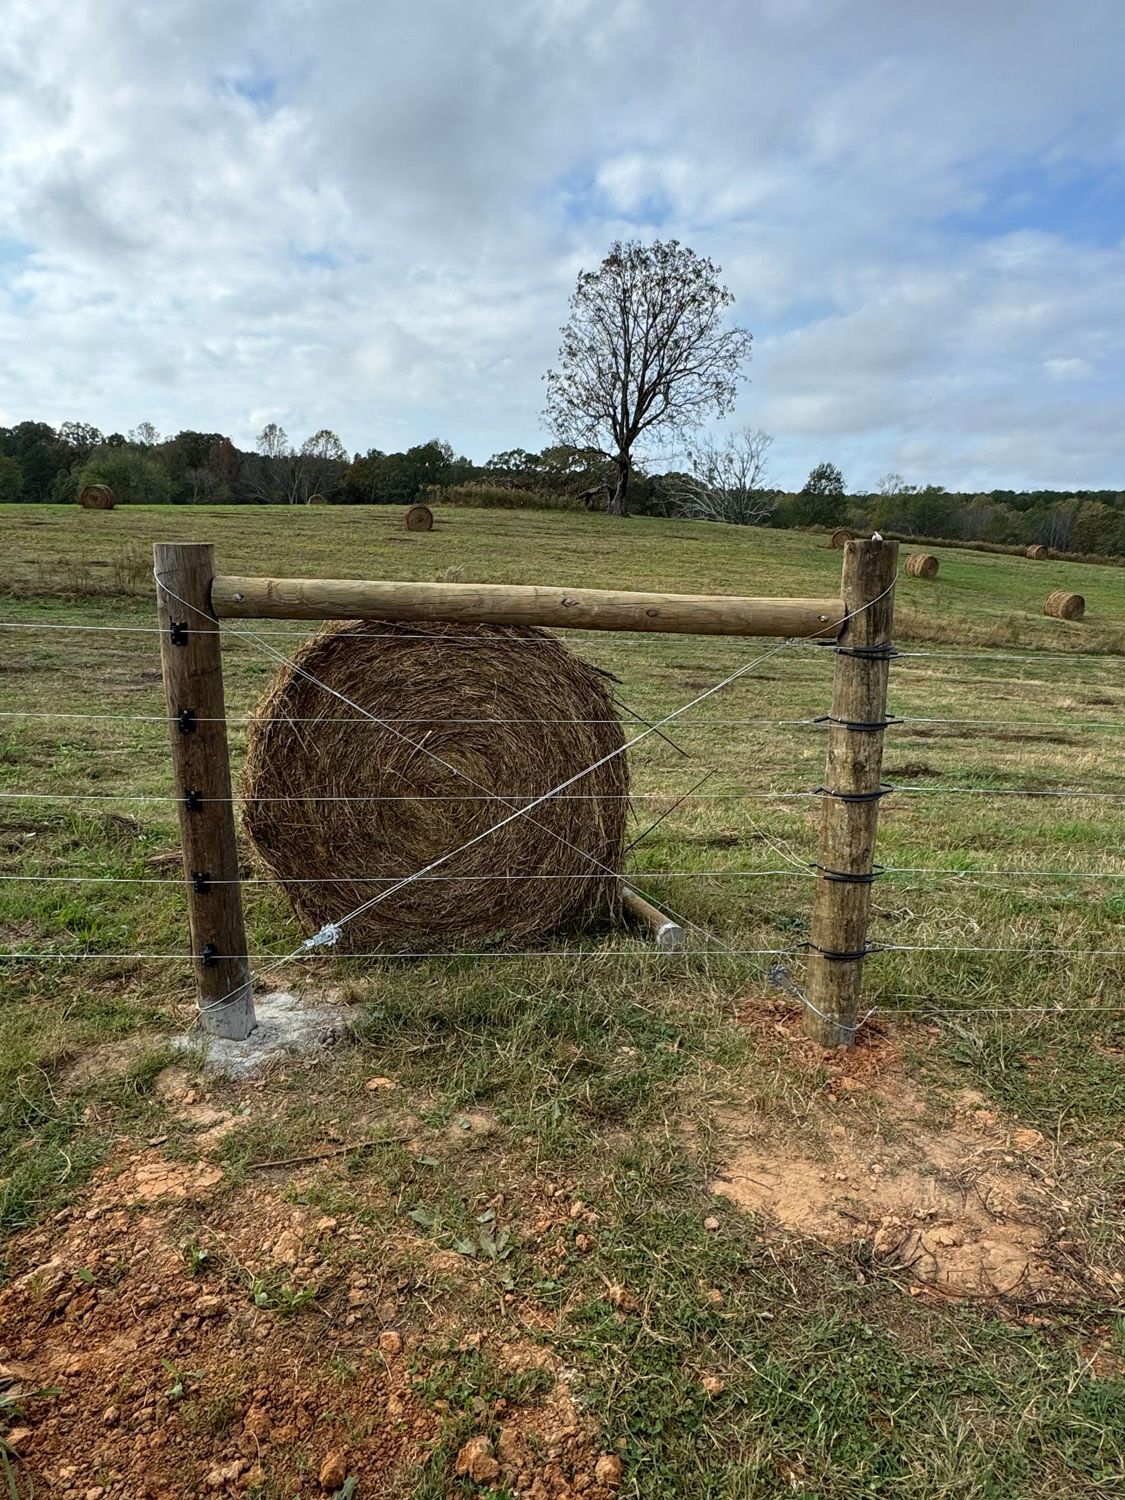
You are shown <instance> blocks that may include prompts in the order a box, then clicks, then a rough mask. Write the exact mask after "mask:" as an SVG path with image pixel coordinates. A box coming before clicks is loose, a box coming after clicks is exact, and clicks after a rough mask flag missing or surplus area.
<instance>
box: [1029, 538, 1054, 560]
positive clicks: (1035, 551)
mask: <svg viewBox="0 0 1125 1500" xmlns="http://www.w3.org/2000/svg"><path fill="white" fill-rule="evenodd" d="M1024 556H1025V557H1030V558H1031V560H1032V562H1046V561H1047V558H1048V557H1049V556H1050V553H1049V552H1048V550H1047V548H1046V547H1044V545H1043V543H1042V542H1035V543H1034V544H1033V545H1032V546H1030V547H1029V548H1028V549H1027V551H1026V552H1025V553H1024Z"/></svg>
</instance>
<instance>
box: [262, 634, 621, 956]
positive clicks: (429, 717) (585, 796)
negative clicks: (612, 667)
mask: <svg viewBox="0 0 1125 1500" xmlns="http://www.w3.org/2000/svg"><path fill="white" fill-rule="evenodd" d="M529 641H530V642H533V643H534V644H532V645H529V644H528V642H529ZM304 673H307V674H309V676H304V675H302V674H304ZM309 677H312V678H316V679H318V680H319V681H321V682H324V683H326V684H328V685H329V686H330V687H331V688H332V689H334V690H335V691H336V692H337V693H342V694H343V695H344V696H345V697H347V698H349V699H350V700H351V701H352V702H354V703H356V704H359V705H360V706H361V707H362V708H363V709H364V710H365V711H366V712H368V713H370V714H373V715H375V716H376V718H378V719H380V720H382V721H383V722H382V723H378V724H377V723H368V722H362V721H361V722H359V723H356V722H340V721H341V720H342V719H348V718H351V717H354V715H353V710H351V709H349V708H348V707H347V706H346V705H344V704H342V703H341V702H340V700H339V698H335V697H333V696H332V695H331V693H328V692H325V691H324V689H323V688H321V687H319V686H317V684H316V683H315V682H313V681H310V680H309ZM404 719H409V720H422V721H425V722H415V723H402V722H401V721H402V720H404ZM466 720H472V721H477V722H464V721H466ZM511 720H521V721H528V720H530V721H532V722H520V723H513V722H497V721H511ZM547 720H551V721H558V720H565V721H577V722H564V723H559V722H545V721H547ZM387 721H397V722H393V723H388V722H387ZM456 721H460V722H456ZM623 743H624V740H623V736H622V730H621V724H620V722H619V720H618V717H617V714H616V712H615V710H614V705H613V701H612V698H611V696H610V692H609V689H608V686H607V683H606V680H605V678H604V676H602V674H601V673H599V672H598V671H597V670H596V669H595V668H593V667H592V666H589V665H588V664H587V663H586V662H584V661H582V660H580V659H579V658H578V657H576V656H575V655H573V654H572V653H571V652H570V651H569V650H568V649H567V647H566V646H565V645H564V644H563V643H562V642H561V641H559V640H557V639H556V638H555V637H554V636H552V635H550V634H548V633H547V632H545V631H542V630H538V629H535V628H533V627H530V626H515V625H476V626H454V625H450V624H430V623H426V624H415V623H411V624H409V625H406V624H384V623H380V626H379V631H378V634H373V633H372V631H371V626H370V623H369V622H368V621H358V622H355V623H350V624H348V625H345V626H338V625H337V626H329V627H326V628H325V629H324V630H322V631H321V632H320V633H319V634H318V635H316V636H314V637H313V638H312V640H310V641H309V642H307V643H306V644H305V645H304V646H303V647H302V648H301V650H300V651H298V652H297V653H296V654H295V656H294V657H293V667H292V668H291V667H289V666H286V667H284V668H283V669H282V670H281V671H280V672H279V673H278V675H277V676H276V677H275V679H274V680H273V682H272V683H271V685H270V686H269V688H268V689H267V690H266V693H265V696H264V697H263V699H262V702H261V703H260V704H259V706H258V709H257V713H256V716H255V719H254V721H253V722H252V724H251V726H250V731H249V736H248V744H247V757H246V770H245V773H244V778H243V791H244V793H245V795H246V797H248V798H252V799H264V798H281V799H284V800H281V801H265V800H256V801H249V802H247V803H246V805H245V811H244V821H245V826H246V830H247V832H248V833H249V835H250V838H251V839H252V840H253V843H254V845H255V847H256V849H257V851H258V853H259V855H260V856H261V858H262V860H263V861H264V863H265V865H266V868H267V869H268V870H269V871H270V873H271V874H273V875H274V876H275V877H276V878H277V879H279V880H293V879H298V880H300V881H301V882H303V883H301V884H291V885H286V886H284V887H283V889H284V892H285V894H286V896H287V897H288V899H289V901H290V903H291V904H292V906H293V909H294V911H295V912H296V914H297V916H298V918H299V919H300V921H301V923H302V925H303V926H304V927H305V928H306V930H308V931H314V930H318V929H319V928H320V927H322V926H323V925H324V924H325V923H326V922H330V921H335V920H338V919H339V918H340V917H341V915H343V914H346V913H348V912H351V911H353V910H354V909H355V908H356V907H358V906H360V905H362V903H364V902H365V901H369V900H370V899H371V898H372V897H373V896H376V895H378V894H379V893H380V891H382V890H387V889H389V887H390V885H391V884H392V883H393V881H394V880H396V879H398V878H400V877H402V876H408V875H414V874H416V873H417V872H418V871H419V870H422V869H423V868H424V867H425V866H427V865H429V864H431V863H432V862H433V861H434V860H437V859H440V858H441V857H442V856H443V855H446V854H450V853H452V852H453V851H454V850H461V852H460V853H457V854H456V855H455V856H454V858H452V859H450V860H448V861H447V862H446V863H445V864H443V865H442V866H441V867H440V868H439V869H437V870H435V871H434V872H433V878H423V879H419V880H415V881H413V882H411V883H410V884H409V885H406V886H404V887H402V889H400V890H397V891H395V893H394V894H393V895H389V896H387V898H386V899H385V900H384V901H382V902H380V903H379V904H378V905H376V906H373V907H372V908H371V909H370V910H369V911H368V912H365V913H364V914H363V916H361V917H357V918H356V919H355V920H354V921H352V922H349V923H348V924H347V925H346V926H345V928H344V938H343V946H344V947H345V948H350V949H351V950H352V951H354V952H358V951H363V950H364V949H366V948H369V947H386V948H388V949H394V950H406V951H414V952H429V951H431V950H435V949H441V950H445V949H451V948H456V947H458V946H461V945H465V944H472V943H476V942H480V941H482V940H484V939H502V940H503V941H504V942H505V943H510V944H521V943H526V942H528V941H529V940H531V939H537V938H542V937H544V936H546V935H547V934H549V933H552V932H555V931H558V930H559V929H561V928H564V927H574V926H577V925H580V924H581V923H583V922H586V921H589V920H591V919H594V918H597V917H598V916H600V915H606V914H609V913H610V912H615V911H616V907H617V902H618V890H617V881H616V879H615V878H614V876H613V875H612V874H609V873H606V872H607V871H611V872H615V871H616V870H617V869H618V867H619V863H620V860H621V857H622V844H623V840H624V835H625V823H626V817H627V813H628V792H629V773H628V767H627V765H626V760H625V756H624V755H622V754H619V755H614V756H613V759H612V760H609V761H607V762H606V764H605V765H602V766H599V767H598V768H597V769H596V770H594V771H591V772H590V773H589V774H588V775H585V776H583V777H581V778H580V779H579V780H578V781H577V782H575V783H574V785H573V786H572V787H569V788H568V789H567V793H566V794H563V795H561V796H559V797H552V798H551V799H550V800H549V801H548V802H544V803H543V804H541V805H540V806H538V807H536V808H535V810H534V811H533V812H529V813H527V814H525V815H524V816H523V817H520V818H516V819H515V820H514V821H512V822H510V823H508V824H507V825H506V826H505V827H503V828H501V829H498V830H497V831H496V832H495V833H493V834H490V835H489V836H488V837H485V838H481V839H480V841H479V842H478V843H476V844H473V846H472V847H471V848H468V849H462V846H463V845H465V844H468V843H469V842H470V840H472V839H473V838H475V837H476V836H477V835H480V834H483V833H485V832H486V831H487V830H488V829H490V828H492V827H493V826H494V825H495V824H497V823H499V822H500V821H501V820H503V819H504V818H507V817H509V816H510V814H511V812H512V811H513V810H514V809H515V808H518V807H521V806H526V805H527V803H528V802H530V801H532V800H534V799H535V798H536V797H537V796H541V795H542V794H543V793H544V792H547V791H550V790H551V789H552V788H553V787H556V786H558V785H559V784H560V783H562V782H564V781H567V780H569V778H570V777H572V776H574V775H575V774H576V773H577V772H580V771H582V770H583V769H584V768H585V767H587V766H591V765H593V764H594V763H595V762H597V761H599V760H601V759H602V758H603V757H604V756H607V755H611V754H612V753H613V752H614V751H616V750H619V749H620V747H621V746H622V744H623ZM422 746H424V747H425V748H424V749H423V748H421V747H422ZM427 752H428V753H427ZM435 757H440V759H435ZM443 762H444V764H443ZM454 768H456V769H454ZM457 772H460V773H461V774H457ZM467 778H471V780H470V779H467ZM473 783H477V785H474V784H473ZM493 792H495V793H503V794H506V795H505V798H504V800H499V799H498V798H497V797H495V796H492V795H489V794H490V793H493ZM316 798H341V799H349V798H350V799H354V798H368V799H379V798H382V799H390V798H395V799H399V800H393V801H392V800H382V801H380V800H368V801H355V800H350V801H349V800H339V801H323V800H321V801H317V800H314V799H316ZM431 799H447V800H431ZM587 856H593V857H592V858H588V857H587ZM547 874H549V875H552V876H560V877H562V878H559V879H551V880H521V879H513V880H500V879H496V878H494V877H495V876H497V875H512V876H525V875H547ZM371 876H379V877H386V880H385V883H383V882H373V881H372V880H371V879H370V878H369V877H371ZM439 876H440V877H445V876H458V877H462V878H459V879H455V880H450V879H439V878H437V877H439ZM361 877H368V878H361Z"/></svg>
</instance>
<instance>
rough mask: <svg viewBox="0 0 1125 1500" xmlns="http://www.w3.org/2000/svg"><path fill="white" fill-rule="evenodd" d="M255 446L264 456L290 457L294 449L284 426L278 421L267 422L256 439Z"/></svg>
mask: <svg viewBox="0 0 1125 1500" xmlns="http://www.w3.org/2000/svg"><path fill="white" fill-rule="evenodd" d="M254 446H255V448H257V450H258V452H259V453H260V454H261V455H262V457H263V458H288V456H289V454H290V453H291V452H292V451H293V450H292V449H291V448H290V446H289V437H288V434H287V433H286V431H285V428H284V427H279V426H278V424H277V423H276V422H267V423H266V425H265V426H264V427H263V428H262V430H261V432H259V434H258V436H257V437H256V438H255V440H254Z"/></svg>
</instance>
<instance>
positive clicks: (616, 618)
mask: <svg viewBox="0 0 1125 1500" xmlns="http://www.w3.org/2000/svg"><path fill="white" fill-rule="evenodd" d="M211 598H212V602H213V606H214V610H215V613H216V614H217V615H219V616H220V617H221V618H224V619H227V618H229V619H260V620H450V621H455V622H461V623H465V624H493V625H547V626H554V627H563V628H565V627H567V626H571V627H573V628H575V629H581V630H646V631H648V630H652V631H662V632H672V633H679V634H686V635H769V636H789V635H794V636H815V635H818V634H828V635H835V633H836V622H837V621H838V620H839V619H840V618H841V616H842V615H843V614H844V606H843V604H842V602H841V601H840V600H839V599H741V598H737V597H729V596H726V595H722V594H635V593H625V592H623V591H621V590H619V589H559V588H549V587H540V586H537V585H525V584H506V583H384V582H365V581H361V580H358V579H347V578H341V579H333V578H233V577H220V578H216V579H215V581H214V585H213V587H212V591H211Z"/></svg>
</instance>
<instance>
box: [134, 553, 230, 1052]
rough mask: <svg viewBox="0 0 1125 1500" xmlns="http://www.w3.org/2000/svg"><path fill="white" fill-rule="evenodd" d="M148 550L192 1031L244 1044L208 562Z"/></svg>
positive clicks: (218, 654)
mask: <svg viewBox="0 0 1125 1500" xmlns="http://www.w3.org/2000/svg"><path fill="white" fill-rule="evenodd" d="M152 550H153V565H154V568H155V572H156V578H157V590H156V593H157V610H158V614H159V619H160V661H161V666H162V668H163V671H164V695H165V701H166V703H167V705H168V719H169V724H168V732H169V737H170V739H171V743H172V766H173V772H174V775H175V783H176V796H177V799H178V801H179V813H180V842H181V845H182V847H183V856H184V879H185V882H186V885H187V892H188V911H189V914H190V918H191V950H192V959H193V963H194V966H195V979H196V985H197V988H198V991H199V1009H200V1024H201V1026H202V1028H203V1030H204V1031H205V1032H208V1033H209V1034H210V1035H212V1036H220V1037H229V1038H232V1039H233V1040H235V1041H243V1040H244V1039H245V1038H246V1037H247V1036H249V1034H250V1032H251V1030H252V1029H253V1026H254V1022H255V1018H254V996H253V989H252V986H251V981H250V961H249V959H248V958H247V957H246V929H245V927H244V925H243V920H242V891H241V887H240V886H239V883H238V881H239V876H238V846H237V843H236V841H235V828H234V805H233V802H232V801H231V779H230V755H229V752H228V749H227V724H226V706H225V701H224V695H223V661H222V651H221V649H220V645H219V622H218V620H217V619H216V618H215V616H214V614H213V613H212V610H211V579H212V577H213V576H214V554H213V549H212V548H211V547H209V546H205V545H203V544H201V543H180V542H167V543H165V542H157V543H156V545H155V546H154V547H153V549H152ZM181 601H182V602H181ZM219 1002H222V1003H221V1004H220V1003H219Z"/></svg>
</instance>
